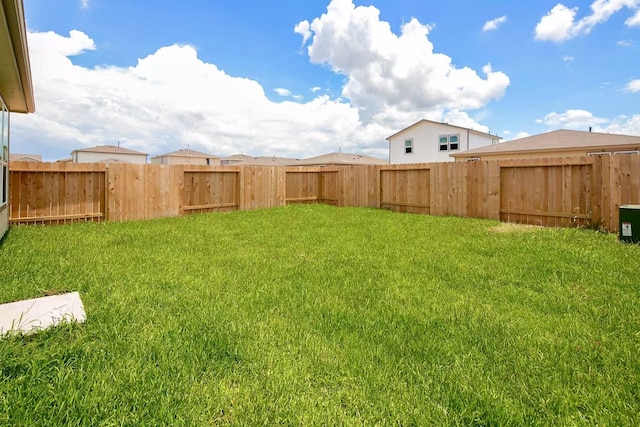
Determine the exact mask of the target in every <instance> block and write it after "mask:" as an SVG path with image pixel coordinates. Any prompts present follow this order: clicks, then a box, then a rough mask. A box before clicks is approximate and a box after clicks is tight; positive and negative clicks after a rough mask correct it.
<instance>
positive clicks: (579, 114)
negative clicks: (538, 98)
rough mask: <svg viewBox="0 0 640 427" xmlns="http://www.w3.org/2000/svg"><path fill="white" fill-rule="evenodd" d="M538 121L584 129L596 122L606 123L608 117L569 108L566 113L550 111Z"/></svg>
mask: <svg viewBox="0 0 640 427" xmlns="http://www.w3.org/2000/svg"><path fill="white" fill-rule="evenodd" d="M536 122H537V123H540V124H545V125H547V126H550V127H556V128H566V129H578V128H582V129H584V128H588V127H589V126H593V125H596V124H602V123H606V122H607V119H602V118H599V117H595V116H594V115H593V114H592V113H591V112H589V111H586V110H567V111H565V112H564V113H556V112H552V113H549V114H547V115H546V116H544V118H542V119H538V120H536Z"/></svg>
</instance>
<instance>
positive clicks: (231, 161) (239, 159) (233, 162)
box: [220, 154, 299, 166]
mask: <svg viewBox="0 0 640 427" xmlns="http://www.w3.org/2000/svg"><path fill="white" fill-rule="evenodd" d="M298 162H299V160H298V159H291V158H288V157H276V156H272V157H268V156H261V157H253V156H248V155H246V154H234V155H233V156H228V157H221V158H220V164H221V165H222V166H239V165H251V166H293V165H296V164H298Z"/></svg>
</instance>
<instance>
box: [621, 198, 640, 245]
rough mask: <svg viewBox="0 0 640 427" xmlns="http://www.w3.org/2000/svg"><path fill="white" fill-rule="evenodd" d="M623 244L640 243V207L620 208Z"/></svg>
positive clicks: (625, 206)
mask: <svg viewBox="0 0 640 427" xmlns="http://www.w3.org/2000/svg"><path fill="white" fill-rule="evenodd" d="M619 239H620V241H621V242H625V243H640V205H622V206H620V237H619Z"/></svg>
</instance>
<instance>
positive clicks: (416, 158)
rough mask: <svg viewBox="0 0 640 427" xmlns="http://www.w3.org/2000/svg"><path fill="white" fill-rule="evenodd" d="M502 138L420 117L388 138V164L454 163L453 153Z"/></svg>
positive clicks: (495, 142)
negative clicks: (420, 118)
mask: <svg viewBox="0 0 640 427" xmlns="http://www.w3.org/2000/svg"><path fill="white" fill-rule="evenodd" d="M501 139H502V138H501V137H499V136H497V135H491V134H489V133H485V132H480V131H477V130H473V129H469V128H465V127H461V126H455V125H450V124H448V123H439V122H433V121H431V120H420V121H419V122H417V123H414V124H412V125H411V126H409V127H408V128H405V129H403V130H401V131H400V132H398V133H396V134H393V135H391V136H390V137H388V138H387V141H389V163H391V164H403V163H432V162H452V161H454V158H453V157H449V155H450V154H455V153H460V152H463V151H467V150H473V149H474V148H480V147H484V146H487V145H491V144H497V143H498V142H499V141H500V140H501Z"/></svg>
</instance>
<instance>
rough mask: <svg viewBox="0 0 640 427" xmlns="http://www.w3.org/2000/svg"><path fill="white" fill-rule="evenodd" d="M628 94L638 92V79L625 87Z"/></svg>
mask: <svg viewBox="0 0 640 427" xmlns="http://www.w3.org/2000/svg"><path fill="white" fill-rule="evenodd" d="M626 89H627V91H629V92H640V79H637V80H631V81H630V82H629V83H628V84H627V87H626Z"/></svg>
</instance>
